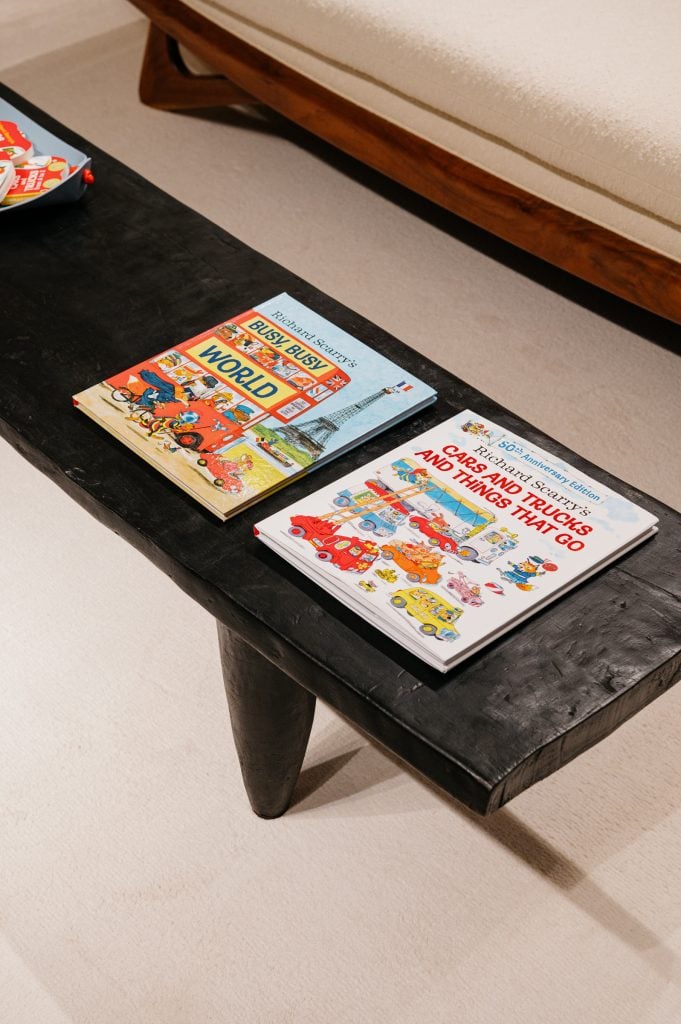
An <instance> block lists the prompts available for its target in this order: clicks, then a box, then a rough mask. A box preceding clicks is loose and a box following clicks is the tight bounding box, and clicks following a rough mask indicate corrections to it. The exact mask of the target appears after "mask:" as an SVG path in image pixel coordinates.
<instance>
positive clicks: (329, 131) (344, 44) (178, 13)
mask: <svg viewBox="0 0 681 1024" xmlns="http://www.w3.org/2000/svg"><path fill="white" fill-rule="evenodd" d="M134 2H135V3H136V5H137V6H138V7H140V8H141V9H142V10H143V11H145V12H146V13H147V14H148V16H149V17H150V19H151V21H152V28H151V32H150V39H149V44H148V48H147V55H146V58H145V65H144V68H143V75H142V85H141V91H142V98H143V99H145V100H146V101H147V102H150V103H152V104H154V105H157V106H164V107H179V106H188V105H198V104H204V105H205V104H206V103H208V102H244V101H246V100H247V99H248V98H249V97H251V98H255V99H257V100H258V101H261V102H264V103H267V104H268V105H270V106H271V107H273V108H275V109H277V110H279V111H280V112H281V113H283V114H285V115H286V116H288V117H291V118H292V119H293V120H296V121H298V122H299V123H301V124H303V125H304V126H305V127H307V128H309V129H310V130H311V131H313V132H316V133H317V134H319V135H321V136H322V137H324V138H326V139H328V140H330V141H331V142H334V143H335V144H336V145H338V146H340V147H341V148H343V149H345V150H346V151H347V152H350V153H352V154H353V155H354V156H357V157H359V158H360V159H363V160H365V161H366V162H367V163H369V164H371V165H372V166H374V167H377V168H378V169H379V170H381V171H384V172H385V173H387V174H389V175H391V176H392V177H394V178H396V179H397V180H399V181H401V182H403V183H404V184H406V185H408V186H409V187H411V188H413V189H415V190H416V191H419V192H420V193H422V194H423V195H426V196H428V197H429V198H431V199H434V200H435V201H436V202H439V203H441V205H443V206H445V207H447V208H448V209H451V210H453V211H454V212H456V213H458V214H460V215H462V216H464V217H467V218H468V219H470V220H472V221H474V222H475V223H477V224H480V225H481V226H482V227H485V228H486V229H488V230H490V231H493V232H495V233H496V234H498V235H500V236H502V237H504V238H506V239H508V240H509V241H512V242H514V243H515V244H517V245H520V246H522V247H523V248H525V249H528V250H529V251H531V252H534V253H536V254H537V255H539V256H541V257H543V258H545V259H547V260H549V261H551V262H553V263H555V264H557V265H559V266H562V267H564V268H566V269H568V270H570V271H571V272H573V273H575V274H578V275H579V276H581V277H583V278H585V279H587V280H590V281H592V282H594V283H596V284H598V285H600V286H601V287H604V288H607V289H608V290H610V291H612V292H614V293H615V294H619V295H621V296H623V297H625V298H627V299H629V300H630V301H632V302H636V303H638V304H640V305H643V306H646V307H647V308H650V309H653V310H654V311H656V312H659V313H661V314H663V315H665V316H668V317H670V318H672V319H675V320H677V321H679V322H681V114H680V113H679V109H680V107H679V103H680V101H681V59H680V58H679V43H681V4H678V3H674V2H671V0H603V2H602V3H600V4H594V3H593V0H571V2H570V3H567V2H561V0H524V2H523V3H508V0H487V2H486V3H481V2H480V0H418V2H417V0H184V2H180V0H134ZM175 42H179V43H182V44H183V45H184V46H186V47H187V49H188V50H189V51H190V52H191V53H193V54H196V55H198V56H199V57H201V58H202V59H203V60H204V61H206V62H207V63H208V64H209V65H210V66H211V67H212V68H214V69H216V70H217V71H219V72H221V74H222V75H223V76H225V77H226V78H227V79H228V80H229V82H230V83H231V84H228V83H226V82H224V79H223V80H215V79H213V78H210V77H208V78H203V77H200V78H197V77H195V76H192V75H191V74H189V73H188V71H187V68H186V66H185V64H184V63H183V62H182V59H181V57H180V55H179V51H178V50H177V48H176V46H175ZM245 94H246V95H245Z"/></svg>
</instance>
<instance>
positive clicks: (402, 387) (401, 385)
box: [395, 380, 414, 391]
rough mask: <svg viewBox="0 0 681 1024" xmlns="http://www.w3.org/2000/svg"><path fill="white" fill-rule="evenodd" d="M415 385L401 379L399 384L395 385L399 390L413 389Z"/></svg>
mask: <svg viewBox="0 0 681 1024" xmlns="http://www.w3.org/2000/svg"><path fill="white" fill-rule="evenodd" d="M413 387H414V385H413V384H407V382H406V380H401V381H400V383H399V384H396V385H395V388H396V389H397V390H398V391H411V389H412V388H413Z"/></svg>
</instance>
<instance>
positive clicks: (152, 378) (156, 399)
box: [118, 370, 188, 412]
mask: <svg viewBox="0 0 681 1024" xmlns="http://www.w3.org/2000/svg"><path fill="white" fill-rule="evenodd" d="M139 375H140V377H141V379H142V380H143V381H144V383H145V384H147V385H149V386H148V387H146V388H145V389H144V391H143V392H142V394H141V395H136V394H135V393H134V392H132V391H130V390H129V388H119V389H118V391H119V394H121V395H125V394H126V393H127V395H128V396H129V398H128V401H130V402H132V403H134V404H135V405H138V406H139V407H140V408H141V409H148V410H149V412H154V411H155V410H156V406H157V405H164V404H165V403H166V402H182V404H183V405H187V404H188V402H187V398H186V397H185V395H184V394H182V390H183V389H180V388H177V387H176V386H175V384H173V383H172V381H169V380H164V379H163V377H161V376H159V374H158V373H154V371H153V370H140V374H139Z"/></svg>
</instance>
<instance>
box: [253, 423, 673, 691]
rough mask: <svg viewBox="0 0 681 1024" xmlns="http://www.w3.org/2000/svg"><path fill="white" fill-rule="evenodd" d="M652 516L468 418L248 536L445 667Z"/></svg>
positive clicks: (605, 557) (631, 542)
mask: <svg viewBox="0 0 681 1024" xmlns="http://www.w3.org/2000/svg"><path fill="white" fill-rule="evenodd" d="M656 524H657V519H656V518H655V516H653V515H651V514H650V513H649V512H647V511H646V510H645V509H643V508H640V507H639V506H638V505H635V504H634V503H633V502H631V501H629V500H628V499H626V498H623V497H622V496H621V495H619V494H616V493H615V492H614V491H612V490H610V489H609V488H607V487H605V486H604V485H603V484H601V483H599V482H597V481H596V480H593V479H591V478H590V477H588V476H586V475H585V474H584V473H581V472H579V471H578V470H576V469H574V468H573V467H572V466H570V465H569V464H568V463H566V462H564V461H563V460H562V459H560V458H558V457H557V456H556V455H553V454H551V453H550V452H547V451H544V450H543V449H542V448H539V447H537V446H536V445H533V444H530V443H528V442H527V441H525V440H524V439H523V438H521V437H518V436H517V435H516V434H513V433H511V432H510V431H508V430H505V429H504V428H503V427H500V426H498V425H497V424H495V423H492V422H490V421H489V420H486V419H484V418H483V417H481V416H480V415H479V414H477V413H475V412H471V411H470V410H465V411H464V412H461V413H459V414H457V415H456V416H453V417H452V418H451V419H448V420H446V421H445V422H444V423H440V424H439V425H438V426H436V427H433V428H432V429H431V430H429V431H427V432H426V433H424V434H421V435H420V436H418V437H415V438H413V439H412V440H411V441H409V442H406V443H404V444H402V445H400V446H399V447H398V448H395V449H393V450H392V451H389V452H387V453H386V454H385V455H383V456H378V457H377V458H374V459H372V460H371V462H369V463H367V464H366V465H364V466H361V467H360V468H359V469H356V470H354V471H353V472H351V473H349V474H347V475H346V476H344V477H341V478H340V479H339V480H337V481H336V482H335V483H333V484H329V485H328V486H327V487H323V488H321V489H320V490H317V491H315V492H313V493H311V494H310V495H308V496H307V497H306V498H302V499H300V500H299V501H297V502H295V504H293V505H290V506H289V507H288V508H286V509H284V510H282V511H281V512H277V513H276V514H274V515H272V516H270V517H269V518H267V519H264V520H263V521H262V522H259V523H258V524H257V526H256V527H255V533H256V536H258V537H259V539H260V540H261V541H263V542H264V543H265V544H267V545H268V546H269V547H271V548H272V549H273V550H274V551H276V552H277V553H278V554H280V555H281V556H282V557H283V558H285V559H286V560H287V561H289V562H291V563H292V564H293V565H295V566H296V567H297V568H298V569H299V570H300V571H301V572H303V573H305V574H306V575H307V576H309V577H310V578H311V579H313V580H314V581H315V582H316V583H318V584H319V585H320V586H321V587H323V588H324V589H325V590H326V591H328V592H329V593H330V594H332V595H333V596H334V597H336V598H338V600H339V601H342V603H343V604H345V605H346V606H347V607H349V608H351V609H353V610H354V611H356V612H357V613H358V614H359V615H361V616H362V618H363V619H365V620H366V621H368V622H370V623H372V624H373V625H374V626H376V627H377V628H378V629H380V630H381V631H382V632H383V633H386V634H387V635H388V636H390V637H392V638H393V639H394V640H396V641H397V642H398V643H400V644H402V646H404V647H405V648H407V650H409V651H411V652H412V653H413V654H415V655H417V656H418V657H420V658H422V659H423V660H424V661H426V662H427V663H428V664H429V665H431V666H433V667H434V668H437V669H439V670H440V671H442V672H446V671H448V670H449V669H451V668H453V667H454V666H455V665H457V664H458V663H459V662H460V661H462V660H463V659H464V658H466V657H468V656H469V655H471V654H473V653H474V652H475V651H477V650H479V649H480V648H481V647H483V646H484V645H485V644H487V643H489V642H491V641H492V640H494V639H495V638H496V637H498V636H500V635H501V634H502V633H504V632H506V631H507V630H509V629H511V628H513V627H514V626H516V625H517V624H518V623H520V622H521V621H522V620H523V619H525V618H527V617H528V616H529V615H531V614H533V613H534V612H536V611H538V610H539V609H540V608H543V607H544V606H545V605H546V604H548V603H549V602H551V601H553V600H555V599H556V598H558V597H560V596H561V595H562V594H564V593H565V592H566V591H567V590H570V589H571V588H572V587H574V586H576V585H577V584H579V583H580V582H581V581H583V580H585V579H586V578H587V577H589V576H591V575H593V574H594V573H595V572H597V571H598V570H599V569H601V568H603V566H605V565H607V564H608V563H609V562H612V561H613V560H614V559H616V558H618V557H619V556H621V555H623V554H624V553H625V552H627V551H629V550H630V549H631V548H633V547H634V546H635V545H637V544H639V543H641V542H642V541H644V540H645V539H647V538H649V537H651V536H652V535H653V534H654V533H655V532H656V531H657V526H656Z"/></svg>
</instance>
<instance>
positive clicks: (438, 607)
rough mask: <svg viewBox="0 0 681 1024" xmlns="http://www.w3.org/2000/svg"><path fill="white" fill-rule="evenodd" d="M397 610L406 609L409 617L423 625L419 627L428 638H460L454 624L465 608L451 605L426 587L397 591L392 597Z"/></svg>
mask: <svg viewBox="0 0 681 1024" xmlns="http://www.w3.org/2000/svg"><path fill="white" fill-rule="evenodd" d="M390 603H391V604H392V605H394V607H395V608H404V609H406V611H407V614H408V615H411V616H412V618H414V619H416V620H417V621H418V622H420V623H421V625H420V626H419V627H418V628H419V631H420V632H421V633H425V634H426V636H434V637H435V638H436V639H437V640H450V641H451V640H456V639H457V638H458V636H459V634H458V632H457V630H456V629H455V628H454V623H455V622H456V620H457V619H458V618H459V616H460V615H463V608H459V607H458V606H457V605H454V604H449V602H447V601H445V600H444V598H442V597H440V595H439V594H436V593H434V591H432V590H426V589H425V588H424V587H414V588H413V589H411V590H396V591H395V593H394V594H392V595H391V597H390Z"/></svg>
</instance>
